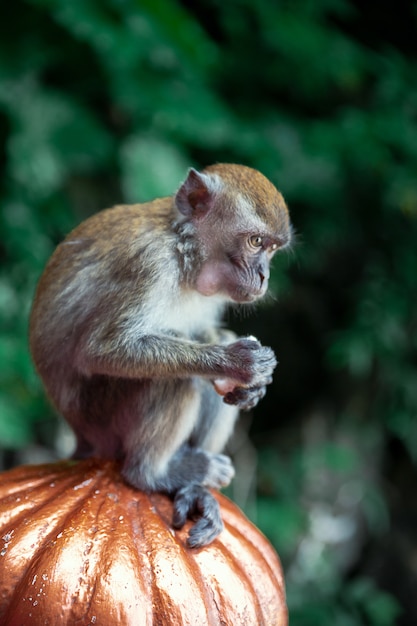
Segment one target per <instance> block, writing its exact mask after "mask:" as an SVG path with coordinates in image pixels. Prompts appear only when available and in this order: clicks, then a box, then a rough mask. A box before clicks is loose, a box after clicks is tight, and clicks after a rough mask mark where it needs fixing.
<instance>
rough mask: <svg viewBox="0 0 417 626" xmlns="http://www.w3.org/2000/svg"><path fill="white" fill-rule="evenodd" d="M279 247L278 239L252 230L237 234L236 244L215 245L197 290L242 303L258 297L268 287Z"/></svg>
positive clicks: (204, 264) (198, 282)
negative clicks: (273, 259)
mask: <svg viewBox="0 0 417 626" xmlns="http://www.w3.org/2000/svg"><path fill="white" fill-rule="evenodd" d="M219 243H221V242H219ZM222 243H224V242H222ZM277 249H278V244H277V243H276V242H273V241H271V240H270V239H269V238H268V237H264V236H262V235H261V234H253V233H251V234H247V233H246V234H242V235H240V236H238V237H235V238H234V241H233V245H230V244H229V245H227V244H224V246H221V245H219V246H216V248H215V251H214V250H213V249H211V251H210V252H211V254H210V255H209V258H207V259H206V260H205V261H203V263H202V266H201V269H200V272H199V274H198V276H197V281H196V289H197V291H199V293H201V294H203V295H205V296H212V295H217V294H218V295H222V296H223V297H224V298H225V299H226V300H229V301H230V300H231V301H233V302H239V303H243V302H253V301H254V300H257V299H258V298H260V297H262V296H263V295H264V294H265V293H266V291H267V289H268V279H269V274H270V270H269V264H270V261H271V259H272V257H273V255H274V253H275V251H276V250H277Z"/></svg>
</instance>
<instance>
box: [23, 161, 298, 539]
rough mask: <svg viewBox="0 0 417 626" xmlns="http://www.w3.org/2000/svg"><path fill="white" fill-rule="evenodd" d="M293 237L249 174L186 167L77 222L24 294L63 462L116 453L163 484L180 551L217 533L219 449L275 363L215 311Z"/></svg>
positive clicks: (269, 190)
mask: <svg viewBox="0 0 417 626" xmlns="http://www.w3.org/2000/svg"><path fill="white" fill-rule="evenodd" d="M291 234H292V228H291V224H290V219H289V213H288V209H287V206H286V203H285V200H284V198H283V196H282V195H281V193H280V192H279V191H278V190H277V189H276V187H275V186H274V185H273V184H272V183H271V182H270V181H269V180H268V179H267V178H266V177H265V176H263V175H262V174H261V173H260V172H258V171H257V170H255V169H252V168H250V167H247V166H243V165H236V164H224V163H223V164H216V165H211V166H208V167H206V168H204V169H202V170H201V171H198V170H196V169H194V168H190V170H189V171H188V174H187V177H186V179H185V180H184V182H183V183H182V184H181V185H180V187H179V189H178V191H177V192H176V193H175V194H174V195H173V196H170V197H164V198H158V199H155V200H153V201H150V202H145V203H142V204H133V205H118V206H115V207H113V208H110V209H106V210H103V211H100V212H98V213H96V214H94V215H93V216H91V217H89V218H88V219H86V220H85V221H84V222H82V223H81V224H80V225H79V226H78V227H76V228H75V229H74V230H73V231H72V232H70V234H69V235H68V236H67V237H66V239H64V240H63V242H62V243H60V244H59V245H58V247H57V248H56V250H55V252H54V253H53V255H52V256H51V258H50V260H49V262H48V263H47V265H46V268H45V270H44V272H43V274H42V276H41V278H40V280H39V283H38V286H37V289H36V292H35V297H34V301H33V306H32V311H31V316H30V328H29V335H30V347H31V352H32V357H33V361H34V364H35V367H36V370H37V372H38V374H39V375H40V378H41V379H42V381H43V384H44V387H45V389H46V393H47V395H48V396H49V399H50V401H51V402H52V404H53V405H54V406H55V408H56V410H57V411H58V412H60V413H61V414H62V415H63V416H64V418H65V419H66V420H67V421H68V422H69V424H70V425H71V426H72V429H73V430H74V433H75V435H76V441H77V443H76V451H75V453H74V458H78V459H80V458H86V457H89V456H99V457H102V458H109V459H117V460H118V461H120V463H121V468H122V469H121V472H122V475H123V478H124V480H126V481H127V482H128V483H129V484H130V485H132V486H133V487H135V488H137V489H141V490H145V491H147V492H154V491H160V492H164V493H166V494H168V495H169V496H170V497H171V498H172V500H173V507H174V508H173V511H174V512H173V520H172V524H173V527H174V528H175V529H180V528H182V527H183V526H184V525H185V522H186V521H187V519H188V518H190V519H191V520H193V521H194V522H195V523H194V524H193V525H192V527H191V530H190V531H189V533H188V538H187V544H188V546H189V547H191V548H199V547H203V546H205V545H207V544H209V543H210V542H211V541H213V539H215V537H216V536H217V535H218V534H219V533H220V532H221V531H222V529H223V522H222V519H221V515H220V510H219V506H218V504H217V501H216V500H215V498H214V496H213V494H212V493H211V491H210V490H211V489H213V488H214V489H219V488H221V487H225V486H227V485H228V484H229V483H230V481H231V480H232V478H233V476H234V468H233V465H232V461H231V459H230V458H229V457H228V456H227V455H225V454H223V453H222V452H223V449H224V447H225V445H226V443H227V441H228V439H229V437H230V435H231V433H232V431H233V428H234V424H235V421H236V418H237V415H238V412H239V410H249V409H251V408H252V407H254V406H255V405H256V404H257V403H258V401H259V400H260V399H261V398H262V397H263V396H264V395H265V392H266V386H267V385H268V384H269V383H270V382H271V381H272V373H273V370H274V368H275V366H276V363H277V362H276V358H275V354H274V352H273V350H272V349H271V348H269V347H265V346H262V345H261V343H260V342H259V341H258V340H257V339H255V338H254V337H237V336H236V335H235V334H233V333H232V332H231V331H228V330H226V329H224V328H223V324H222V315H223V313H224V310H225V308H226V307H227V305H228V304H232V305H233V304H238V305H245V304H247V303H253V302H255V301H257V300H258V299H259V298H261V297H262V296H264V295H265V293H266V291H267V288H268V279H269V273H270V261H271V259H272V257H273V256H274V254H275V252H276V251H277V250H279V249H282V248H285V247H286V246H288V245H289V244H290V241H291Z"/></svg>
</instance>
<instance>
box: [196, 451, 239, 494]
mask: <svg viewBox="0 0 417 626" xmlns="http://www.w3.org/2000/svg"><path fill="white" fill-rule="evenodd" d="M206 472H207V473H206V475H205V477H204V481H202V482H203V485H204V487H212V488H213V489H220V487H227V485H229V483H230V481H231V480H232V478H233V477H234V475H235V468H234V467H233V464H232V461H231V460H230V458H229V457H228V456H226V455H224V454H213V455H211V456H210V458H209V465H208V467H207V470H206Z"/></svg>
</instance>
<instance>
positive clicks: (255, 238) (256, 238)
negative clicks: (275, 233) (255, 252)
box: [249, 235, 263, 248]
mask: <svg viewBox="0 0 417 626" xmlns="http://www.w3.org/2000/svg"><path fill="white" fill-rule="evenodd" d="M262 243H263V239H262V237H261V236H260V235H252V237H249V244H250V246H251V247H252V248H260V247H261V246H262Z"/></svg>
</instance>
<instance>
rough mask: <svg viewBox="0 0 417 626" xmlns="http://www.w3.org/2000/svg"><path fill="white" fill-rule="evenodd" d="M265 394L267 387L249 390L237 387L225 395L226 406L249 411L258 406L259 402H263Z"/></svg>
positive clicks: (261, 386)
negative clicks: (229, 405)
mask: <svg viewBox="0 0 417 626" xmlns="http://www.w3.org/2000/svg"><path fill="white" fill-rule="evenodd" d="M265 394H266V386H265V385H260V386H259V387H251V388H249V389H247V388H245V387H236V388H235V389H234V390H233V391H231V392H230V393H228V394H226V395H225V397H224V398H223V402H225V403H226V404H234V405H236V406H238V407H239V408H240V409H241V410H242V411H249V410H250V409H253V407H255V406H256V405H257V404H258V402H259V400H261V399H262V398H263V397H264V396H265Z"/></svg>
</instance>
